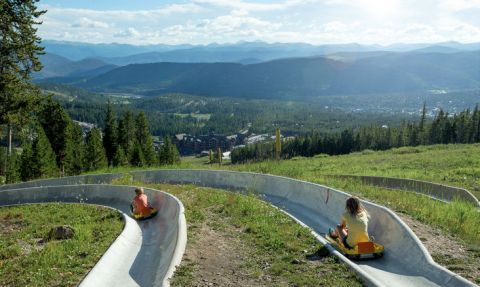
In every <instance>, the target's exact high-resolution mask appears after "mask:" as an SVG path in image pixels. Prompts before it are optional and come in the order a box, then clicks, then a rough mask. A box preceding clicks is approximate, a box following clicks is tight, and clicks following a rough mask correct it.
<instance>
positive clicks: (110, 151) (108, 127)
mask: <svg viewBox="0 0 480 287" xmlns="http://www.w3.org/2000/svg"><path fill="white" fill-rule="evenodd" d="M117 141H118V140H117V120H116V118H115V113H114V111H113V107H112V103H111V102H110V101H109V102H108V105H107V111H106V114H105V128H104V129H103V147H104V148H105V153H106V155H107V160H108V164H109V165H113V157H114V156H115V153H116V152H117Z"/></svg>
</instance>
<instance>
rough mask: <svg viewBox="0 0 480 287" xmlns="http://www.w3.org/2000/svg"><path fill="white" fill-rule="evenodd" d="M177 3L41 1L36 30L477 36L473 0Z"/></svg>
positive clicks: (165, 35) (93, 37)
mask: <svg viewBox="0 0 480 287" xmlns="http://www.w3.org/2000/svg"><path fill="white" fill-rule="evenodd" d="M384 1H386V2H388V3H384ZM185 2H186V3H183V4H170V5H164V6H162V7H160V8H158V9H153V10H134V11H129V10H103V11H101V10H92V9H73V8H58V7H48V6H44V7H42V8H46V9H47V10H48V12H47V14H46V15H44V16H43V20H44V23H43V24H42V25H41V26H40V28H39V33H40V36H41V37H43V38H45V39H56V40H71V41H86V42H96V43H98V42H121V43H131V44H153V43H169V44H178V43H192V44H208V43H212V42H220V43H225V42H237V41H240V40H247V41H251V40H264V41H269V42H309V43H313V44H325V43H345V42H359V43H378V44H390V43H393V42H409V43H411V42H435V41H450V40H454V41H461V42H475V41H477V42H478V41H480V31H479V30H480V21H476V20H475V19H473V18H474V17H473V18H472V15H474V14H475V11H477V10H475V9H480V0H422V1H417V0H402V1H400V0H348V1H347V0H283V1H279V2H273V1H271V2H269V3H266V2H264V1H262V2H259V0H186V1H185ZM380 2H381V3H383V4H382V5H383V6H375V4H376V3H380ZM387 4H388V5H387ZM365 5H366V6H365ZM472 13H473V14H472ZM467 14H468V15H470V18H469V19H467V18H466V17H467V16H465V15H467Z"/></svg>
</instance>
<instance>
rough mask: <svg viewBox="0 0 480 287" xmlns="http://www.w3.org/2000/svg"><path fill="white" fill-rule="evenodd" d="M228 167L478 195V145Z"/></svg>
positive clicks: (295, 159) (401, 150)
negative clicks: (399, 181)
mask: <svg viewBox="0 0 480 287" xmlns="http://www.w3.org/2000/svg"><path fill="white" fill-rule="evenodd" d="M232 168H233V169H235V170H244V171H256V172H264V173H274V174H282V175H286V176H291V177H298V178H303V179H307V180H310V181H318V180H317V179H318V177H319V176H324V175H332V174H353V175H376V176H388V177H399V178H413V179H420V180H428V181H433V182H436V183H443V184H447V185H453V186H458V187H464V188H467V189H468V190H470V191H471V192H472V193H474V194H475V195H476V196H477V197H480V144H470V145H460V144H457V145H434V146H421V147H403V148H397V149H392V150H388V151H377V152H374V151H371V150H366V151H363V152H358V153H352V154H349V155H342V156H327V155H317V156H316V157H313V158H294V159H292V160H287V161H281V162H279V163H277V162H276V161H268V162H263V163H257V164H246V165H238V166H232Z"/></svg>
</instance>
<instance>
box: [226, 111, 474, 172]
mask: <svg viewBox="0 0 480 287" xmlns="http://www.w3.org/2000/svg"><path fill="white" fill-rule="evenodd" d="M426 112H427V111H426V108H425V106H424V108H423V112H422V116H421V118H420V121H418V122H403V123H402V125H401V126H399V127H393V128H392V127H387V126H381V127H380V126H373V125H372V126H366V127H360V128H358V129H345V130H343V131H342V132H338V133H310V134H307V135H305V136H302V137H296V138H295V139H291V140H286V141H285V142H283V143H282V152H281V158H283V159H288V158H292V157H295V156H304V157H310V156H314V155H317V154H328V155H339V154H348V153H351V152H356V151H362V150H366V149H370V150H386V149H390V148H397V147H403V146H418V145H433V144H456V143H464V144H466V143H478V142H480V109H479V107H478V105H477V106H476V107H475V109H474V110H473V111H471V110H469V109H467V110H464V111H463V112H461V113H459V114H453V115H450V114H448V113H446V112H444V111H443V110H440V111H439V112H438V113H437V114H436V116H435V117H434V119H433V120H431V121H427V118H426ZM231 158H232V163H245V162H249V161H262V160H266V159H274V158H275V143H274V142H263V143H257V144H253V145H247V146H246V147H242V148H237V149H234V150H233V151H232V153H231Z"/></svg>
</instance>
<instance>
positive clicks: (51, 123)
mask: <svg viewBox="0 0 480 287" xmlns="http://www.w3.org/2000/svg"><path fill="white" fill-rule="evenodd" d="M38 121H39V122H40V124H41V125H42V128H43V130H44V131H45V134H46V136H47V138H48V140H49V142H50V144H51V146H52V149H53V151H54V152H55V155H56V162H57V165H58V166H59V167H60V170H61V171H62V172H63V171H64V169H65V168H64V164H65V163H64V161H65V156H66V148H67V143H66V141H67V140H68V129H69V126H70V125H71V124H72V120H71V119H70V117H69V116H68V114H67V112H66V111H65V110H64V109H63V107H62V106H61V105H60V104H59V103H57V102H55V101H53V100H52V98H48V99H47V100H46V101H44V102H43V103H42V105H41V107H40V111H39V113H38Z"/></svg>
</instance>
